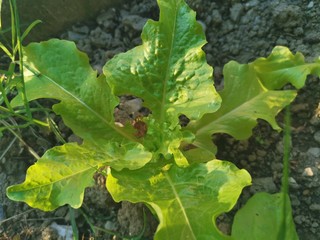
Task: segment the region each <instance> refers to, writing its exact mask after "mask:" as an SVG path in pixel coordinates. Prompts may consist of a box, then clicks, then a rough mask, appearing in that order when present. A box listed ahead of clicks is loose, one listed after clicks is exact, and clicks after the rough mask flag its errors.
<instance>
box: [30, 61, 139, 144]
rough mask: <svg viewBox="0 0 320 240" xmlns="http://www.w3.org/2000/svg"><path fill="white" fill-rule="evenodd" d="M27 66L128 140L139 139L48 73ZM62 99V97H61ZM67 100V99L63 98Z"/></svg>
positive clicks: (134, 140)
mask: <svg viewBox="0 0 320 240" xmlns="http://www.w3.org/2000/svg"><path fill="white" fill-rule="evenodd" d="M25 66H26V68H27V69H28V70H29V71H31V72H32V73H33V74H34V75H35V76H36V77H39V76H43V77H45V78H46V79H48V80H49V81H50V82H51V83H52V84H54V85H55V86H57V87H58V88H59V89H60V90H61V91H63V92H64V93H66V94H67V95H69V96H70V97H71V98H73V99H75V100H76V101H77V102H79V103H80V104H81V105H82V106H84V107H85V108H86V109H88V110H89V111H90V112H91V113H93V114H94V115H95V116H96V117H97V118H99V119H100V120H101V121H102V122H103V123H105V124H106V125H108V126H109V127H110V128H112V129H113V130H114V131H115V132H117V133H119V134H120V135H122V136H123V137H125V138H127V139H128V140H131V141H133V142H137V139H134V138H133V137H132V136H130V135H128V134H127V133H126V132H124V131H122V130H121V129H120V128H118V127H116V125H115V124H114V123H109V122H108V121H107V120H106V119H105V118H104V117H103V116H101V115H100V114H99V113H98V112H96V111H95V110H94V109H92V108H91V107H90V106H89V105H87V104H86V103H85V102H83V101H82V100H81V99H80V98H78V97H77V96H75V95H74V94H72V93H71V92H69V91H68V90H67V89H65V88H64V87H62V86H61V85H59V84H58V83H57V82H55V81H54V80H53V79H52V78H51V77H49V76H48V75H45V74H42V73H40V71H38V70H35V69H34V68H32V67H30V66H29V65H28V64H26V63H25ZM59 100H61V99H59ZM61 101H65V100H61Z"/></svg>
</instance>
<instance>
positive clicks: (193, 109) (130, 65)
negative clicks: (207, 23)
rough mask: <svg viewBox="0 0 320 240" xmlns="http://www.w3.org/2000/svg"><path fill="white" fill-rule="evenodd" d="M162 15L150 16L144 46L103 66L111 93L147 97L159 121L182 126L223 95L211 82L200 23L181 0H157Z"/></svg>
mask: <svg viewBox="0 0 320 240" xmlns="http://www.w3.org/2000/svg"><path fill="white" fill-rule="evenodd" d="M158 4H159V8H160V19H159V21H158V22H156V21H152V20H149V21H148V22H147V24H146V25H145V27H144V29H143V32H142V36H141V37H142V41H143V44H142V45H141V46H138V47H136V48H134V49H132V50H130V51H128V52H126V53H123V54H119V55H117V56H116V57H114V58H113V59H112V60H111V61H109V62H108V63H107V64H106V65H105V66H104V68H103V72H104V74H105V75H106V77H107V79H108V82H109V83H110V85H111V87H112V90H113V93H114V94H116V95H121V94H130V95H134V96H137V97H140V98H142V99H143V100H144V103H145V106H147V107H148V108H149V109H150V110H151V111H152V115H153V116H154V118H155V119H156V120H157V121H158V122H159V123H160V124H162V123H164V122H167V123H170V124H171V125H172V126H173V127H175V126H176V125H177V124H178V117H179V115H181V114H185V115H187V116H188V117H189V118H190V119H194V120H196V119H199V118H200V117H201V116H202V115H203V114H205V113H209V112H215V111H216V110H217V109H218V108H219V107H220V102H221V99H220V97H219V95H218V94H217V92H216V91H215V88H214V87H213V81H212V68H211V67H210V66H209V65H208V64H207V63H206V58H205V54H204V52H203V51H202V49H201V47H202V46H203V45H204V44H205V43H206V40H205V35H204V32H203V30H202V27H201V25H200V24H199V23H198V22H197V21H196V19H195V12H194V11H192V10H191V9H190V8H189V7H188V5H187V4H186V3H185V2H184V1H183V0H158Z"/></svg>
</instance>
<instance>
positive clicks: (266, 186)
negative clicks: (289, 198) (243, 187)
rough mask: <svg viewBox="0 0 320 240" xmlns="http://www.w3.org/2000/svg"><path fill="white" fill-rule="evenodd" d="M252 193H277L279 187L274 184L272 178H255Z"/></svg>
mask: <svg viewBox="0 0 320 240" xmlns="http://www.w3.org/2000/svg"><path fill="white" fill-rule="evenodd" d="M250 192H252V193H257V192H268V193H275V192H277V187H276V185H275V184H274V182H273V179H272V177H265V178H255V179H253V181H252V186H251V187H250Z"/></svg>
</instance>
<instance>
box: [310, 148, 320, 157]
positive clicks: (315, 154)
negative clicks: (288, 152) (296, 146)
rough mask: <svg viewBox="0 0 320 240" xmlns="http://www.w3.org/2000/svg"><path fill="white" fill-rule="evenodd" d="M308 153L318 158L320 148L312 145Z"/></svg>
mask: <svg viewBox="0 0 320 240" xmlns="http://www.w3.org/2000/svg"><path fill="white" fill-rule="evenodd" d="M307 153H308V154H310V155H312V156H313V157H316V158H318V157H320V148H315V147H311V148H309V149H308V151H307Z"/></svg>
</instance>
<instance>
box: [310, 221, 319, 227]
mask: <svg viewBox="0 0 320 240" xmlns="http://www.w3.org/2000/svg"><path fill="white" fill-rule="evenodd" d="M311 227H314V228H317V227H319V223H317V222H313V223H312V225H311Z"/></svg>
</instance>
